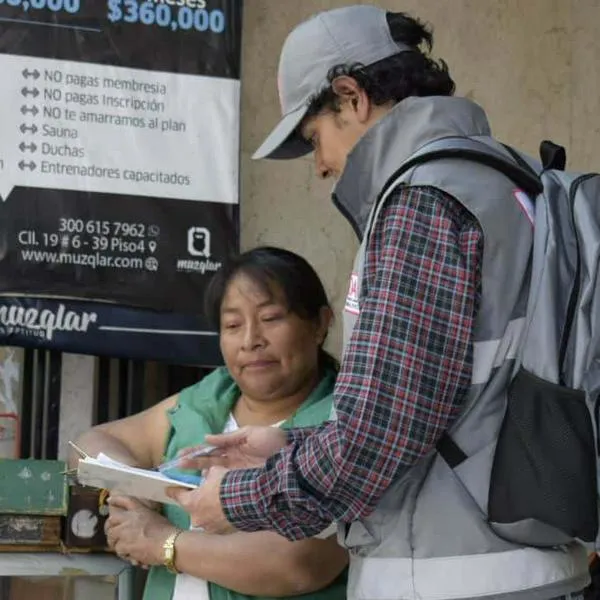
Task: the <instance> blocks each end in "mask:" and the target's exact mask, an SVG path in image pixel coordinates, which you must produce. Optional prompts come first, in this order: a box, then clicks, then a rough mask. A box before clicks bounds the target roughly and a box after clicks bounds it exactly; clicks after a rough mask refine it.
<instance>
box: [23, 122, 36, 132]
mask: <svg viewBox="0 0 600 600" xmlns="http://www.w3.org/2000/svg"><path fill="white" fill-rule="evenodd" d="M19 129H20V130H21V133H27V132H28V131H30V132H31V133H37V131H38V128H37V127H36V126H35V125H25V123H22V124H21V127H19Z"/></svg>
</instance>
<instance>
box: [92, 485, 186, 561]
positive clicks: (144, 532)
mask: <svg viewBox="0 0 600 600" xmlns="http://www.w3.org/2000/svg"><path fill="white" fill-rule="evenodd" d="M109 506H110V509H109V517H108V519H107V520H106V524H105V526H104V531H105V532H106V539H107V542H108V545H109V547H110V548H111V549H112V550H114V552H115V553H116V554H117V555H118V556H120V557H121V558H122V559H124V560H127V561H129V562H131V563H133V564H139V565H140V566H143V567H149V566H152V565H162V564H163V560H164V551H163V544H164V542H165V540H166V539H167V538H168V537H169V535H171V534H172V533H173V532H174V531H175V530H176V528H175V526H174V525H172V524H171V523H170V522H169V521H168V520H167V519H165V517H163V516H162V515H160V514H158V513H157V512H156V511H155V510H151V509H150V508H148V507H147V506H145V505H144V504H142V502H140V501H139V500H136V499H135V498H129V497H126V496H111V497H110V499H109Z"/></svg>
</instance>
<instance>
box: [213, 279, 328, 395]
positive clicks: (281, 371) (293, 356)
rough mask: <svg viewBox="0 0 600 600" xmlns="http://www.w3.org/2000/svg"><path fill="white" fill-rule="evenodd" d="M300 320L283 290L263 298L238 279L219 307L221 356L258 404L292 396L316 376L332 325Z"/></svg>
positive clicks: (262, 293)
mask: <svg viewBox="0 0 600 600" xmlns="http://www.w3.org/2000/svg"><path fill="white" fill-rule="evenodd" d="M322 313H323V315H322V317H321V319H320V320H321V322H320V323H313V322H312V321H308V320H304V319H301V318H300V317H299V316H298V315H296V314H294V313H292V312H290V311H289V310H288V308H287V305H286V302H285V300H284V297H283V294H282V293H281V290H277V289H274V290H273V294H272V295H271V294H268V293H265V291H264V290H261V288H260V287H259V286H258V285H257V284H256V283H255V282H254V281H253V280H252V279H250V278H249V277H248V276H246V275H244V274H239V275H236V276H235V277H234V278H233V279H232V280H231V281H230V283H229V285H228V286H227V289H226V292H225V296H224V298H223V302H222V304H221V332H220V336H221V337H220V342H221V352H222V353H223V358H224V359H225V364H226V365H227V368H228V369H229V372H230V373H231V375H232V377H233V378H234V379H235V380H236V382H237V383H238V385H239V386H240V389H241V390H242V392H243V393H244V394H246V395H247V396H249V397H251V398H253V399H255V400H273V399H279V398H284V397H287V396H291V395H292V394H294V393H296V392H298V391H299V390H300V389H302V386H303V385H306V384H307V383H308V382H309V381H311V380H313V379H314V378H315V377H316V376H317V370H318V349H319V346H320V345H321V344H322V343H323V341H324V339H325V335H326V332H327V328H328V326H329V318H330V316H329V311H328V309H324V310H323V311H322Z"/></svg>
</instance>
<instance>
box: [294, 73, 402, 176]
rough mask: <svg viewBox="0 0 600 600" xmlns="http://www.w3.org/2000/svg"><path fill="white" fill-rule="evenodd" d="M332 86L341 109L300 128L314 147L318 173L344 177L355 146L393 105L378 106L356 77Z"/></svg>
mask: <svg viewBox="0 0 600 600" xmlns="http://www.w3.org/2000/svg"><path fill="white" fill-rule="evenodd" d="M331 87H332V89H333V91H334V92H335V93H336V95H337V97H338V104H339V110H337V111H334V110H332V109H330V108H326V109H323V110H322V111H321V112H319V113H318V114H316V115H314V116H311V117H307V118H306V119H304V121H303V122H302V123H301V125H300V130H299V133H300V135H301V136H302V137H303V138H304V139H305V140H306V141H307V142H309V143H310V144H311V145H312V147H313V154H314V158H315V167H316V170H317V175H318V176H319V177H321V178H323V179H325V178H327V177H333V178H334V179H338V178H339V177H340V176H341V174H342V172H343V171H344V167H345V166H346V160H347V159H348V155H349V154H350V152H351V151H352V148H354V146H355V145H356V144H357V142H358V141H359V140H360V138H361V137H362V136H363V135H364V134H365V133H366V132H367V131H368V130H369V129H370V128H371V127H372V126H373V125H374V124H375V123H376V122H377V121H378V120H379V119H380V118H381V117H382V116H383V115H384V114H385V113H387V112H388V111H389V109H390V108H391V104H387V105H382V106H376V105H374V104H373V103H372V102H371V101H370V100H369V97H368V96H367V94H366V93H365V91H364V90H363V89H362V88H361V87H360V86H359V85H358V84H357V83H356V81H355V80H354V79H353V78H352V77H348V76H340V77H337V78H336V79H335V80H334V81H333V82H332V84H331Z"/></svg>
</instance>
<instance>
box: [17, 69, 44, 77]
mask: <svg viewBox="0 0 600 600" xmlns="http://www.w3.org/2000/svg"><path fill="white" fill-rule="evenodd" d="M21 73H22V74H23V77H25V79H28V78H29V77H33V78H34V79H38V78H39V76H40V72H39V71H38V70H37V69H34V70H33V71H30V70H29V69H23V70H22V71H21Z"/></svg>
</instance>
